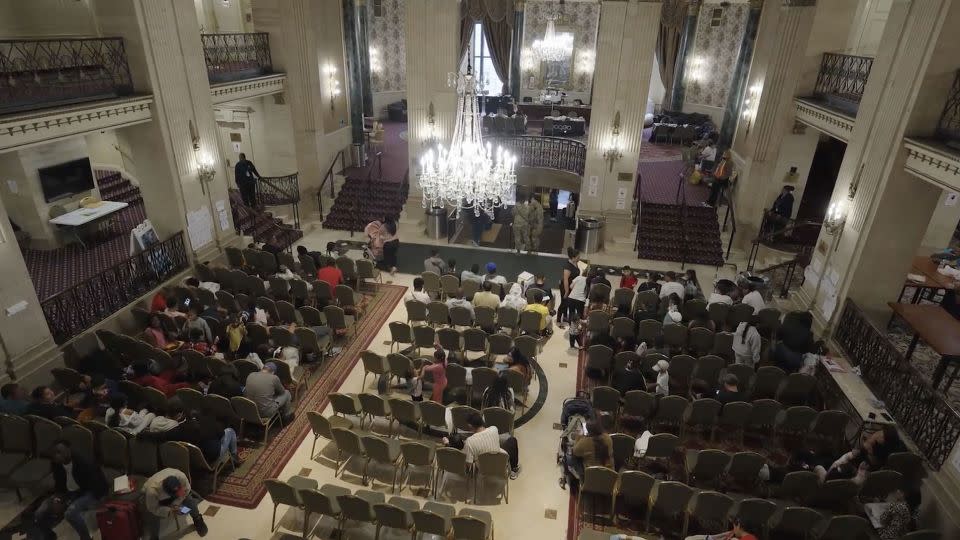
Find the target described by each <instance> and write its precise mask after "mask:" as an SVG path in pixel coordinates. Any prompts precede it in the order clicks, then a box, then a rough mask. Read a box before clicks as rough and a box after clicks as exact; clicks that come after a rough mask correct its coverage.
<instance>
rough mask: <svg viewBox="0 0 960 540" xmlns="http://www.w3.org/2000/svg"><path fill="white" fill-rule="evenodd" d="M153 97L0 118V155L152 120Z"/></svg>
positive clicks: (99, 102)
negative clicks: (4, 152)
mask: <svg viewBox="0 0 960 540" xmlns="http://www.w3.org/2000/svg"><path fill="white" fill-rule="evenodd" d="M152 104H153V96H136V97H130V98H122V99H112V100H108V101H95V102H92V103H85V104H82V105H74V106H70V107H60V108H56V109H48V110H43V111H34V112H30V113H27V114H23V115H12V116H6V117H3V118H0V151H8V150H16V149H20V148H25V147H28V146H33V145H35V144H40V143H46V142H50V141H54V140H57V139H63V138H66V137H73V136H76V135H83V134H85V133H91V132H94V131H101V130H104V129H116V128H120V127H125V126H132V125H134V124H140V123H143V122H149V121H150V120H152V119H153V111H152V110H151V107H150V106H151V105H152Z"/></svg>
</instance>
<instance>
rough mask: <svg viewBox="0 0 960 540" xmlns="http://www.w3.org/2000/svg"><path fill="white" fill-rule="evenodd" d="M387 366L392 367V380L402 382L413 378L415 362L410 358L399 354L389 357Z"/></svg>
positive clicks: (392, 354)
mask: <svg viewBox="0 0 960 540" xmlns="http://www.w3.org/2000/svg"><path fill="white" fill-rule="evenodd" d="M387 364H388V365H389V366H390V380H391V382H392V381H393V380H394V379H396V380H397V382H400V381H401V380H403V379H409V378H410V377H412V376H413V360H411V359H410V357H409V356H405V355H402V354H398V353H391V354H388V355H387Z"/></svg>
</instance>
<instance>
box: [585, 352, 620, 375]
mask: <svg viewBox="0 0 960 540" xmlns="http://www.w3.org/2000/svg"><path fill="white" fill-rule="evenodd" d="M586 369H587V370H594V371H595V372H597V373H599V374H602V375H601V376H602V377H603V379H608V378H609V375H610V373H611V371H612V369H613V349H611V348H610V347H607V346H606V345H591V346H590V347H589V348H588V349H587V366H586Z"/></svg>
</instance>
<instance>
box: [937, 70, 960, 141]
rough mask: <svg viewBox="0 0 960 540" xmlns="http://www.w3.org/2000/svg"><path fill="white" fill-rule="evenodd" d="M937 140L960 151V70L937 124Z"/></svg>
mask: <svg viewBox="0 0 960 540" xmlns="http://www.w3.org/2000/svg"><path fill="white" fill-rule="evenodd" d="M937 138H938V139H941V140H942V141H943V142H945V143H946V144H947V146H950V147H952V148H955V149H958V150H960V70H957V75H956V76H955V77H954V79H953V86H951V87H950V94H949V95H947V102H946V103H944V105H943V112H942V113H940V121H939V122H937Z"/></svg>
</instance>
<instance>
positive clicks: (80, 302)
mask: <svg viewBox="0 0 960 540" xmlns="http://www.w3.org/2000/svg"><path fill="white" fill-rule="evenodd" d="M188 265H189V261H188V260H187V252H186V250H185V249H184V244H183V233H182V232H178V233H177V234H175V235H173V236H172V237H170V238H169V239H167V240H164V241H163V242H160V243H159V244H154V245H152V246H150V247H148V248H147V249H145V250H144V251H142V252H140V253H138V254H136V255H134V256H133V257H130V258H129V259H127V260H125V261H123V262H121V263H120V264H117V265H115V266H113V267H111V268H108V269H106V270H104V271H102V272H100V273H99V274H97V275H95V276H93V277H91V278H89V279H87V280H85V281H82V282H80V283H78V284H76V285H74V286H73V287H70V288H69V289H67V290H65V291H63V292H60V293H58V294H56V295H54V296H51V297H50V298H47V299H46V300H44V301H42V302H41V303H40V307H41V309H43V315H44V317H46V319H47V325H48V326H49V327H50V333H51V334H53V338H54V340H55V341H56V342H57V343H64V342H66V341H68V340H69V339H70V338H72V337H74V336H76V335H78V334H80V333H81V332H83V331H84V330H86V329H88V328H90V327H92V326H93V325H95V324H97V323H98V322H100V321H102V320H103V319H106V318H107V317H109V316H110V315H112V314H113V313H116V312H117V311H119V310H121V309H123V308H124V307H125V306H127V305H129V304H130V303H132V302H134V301H135V300H136V299H137V298H139V297H140V296H142V295H143V294H144V293H146V292H147V291H149V290H150V289H153V288H155V287H157V286H158V285H160V284H161V283H163V282H164V281H166V280H167V279H169V278H170V277H171V276H173V275H175V274H177V273H178V272H181V271H183V270H185V269H186V268H187V267H188ZM65 270H66V269H65Z"/></svg>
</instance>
